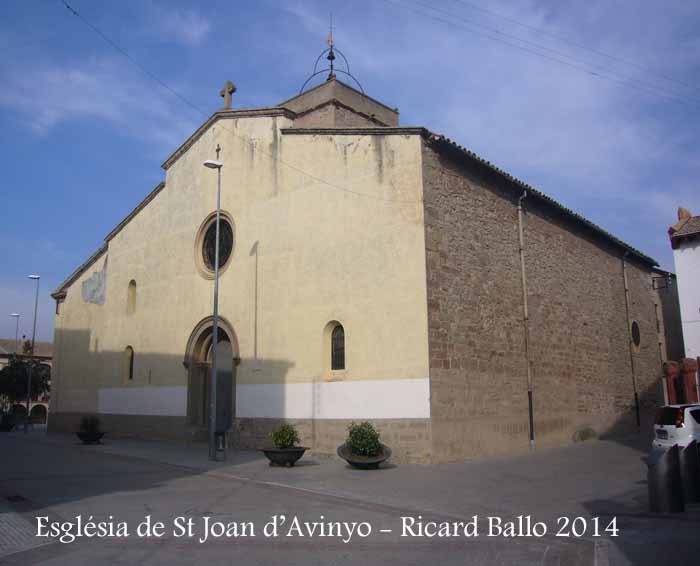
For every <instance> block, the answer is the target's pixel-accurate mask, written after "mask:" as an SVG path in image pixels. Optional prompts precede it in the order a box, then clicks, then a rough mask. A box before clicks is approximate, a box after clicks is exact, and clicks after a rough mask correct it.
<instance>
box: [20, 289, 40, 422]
mask: <svg viewBox="0 0 700 566" xmlns="http://www.w3.org/2000/svg"><path fill="white" fill-rule="evenodd" d="M28 277H29V279H34V281H36V296H35V298H34V325H33V327H32V349H31V350H30V351H29V371H28V372H27V414H26V415H25V418H24V432H25V434H26V433H27V432H28V431H29V405H30V403H31V401H32V369H33V368H34V341H35V339H36V312H37V310H38V309H39V280H40V279H41V277H39V276H38V275H29V276H28Z"/></svg>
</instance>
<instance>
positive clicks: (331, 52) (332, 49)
mask: <svg viewBox="0 0 700 566" xmlns="http://www.w3.org/2000/svg"><path fill="white" fill-rule="evenodd" d="M333 31H334V27H333V14H332V13H331V18H330V28H329V30H328V37H327V39H326V43H327V44H328V47H327V48H326V49H324V50H323V51H321V54H320V55H319V56H318V59H316V64H315V65H314V72H313V73H312V74H311V76H310V77H309V78H308V79H306V81H304V84H303V85H301V88H300V89H299V94H301V93H302V92H304V89H305V88H306V85H307V84H309V82H310V81H311V79H313V78H314V77H316V76H318V75H320V74H321V73H325V72H326V71H328V78H327V79H326V80H328V81H330V80H332V79H334V78H335V74H336V73H343V74H344V75H346V76H348V77H350V78H351V79H352V80H353V81H355V84H357V86H358V87H359V88H360V91H361V92H362V94H364V93H365V90H364V89H363V88H362V85H361V84H360V81H358V80H357V79H356V78H355V77H354V76H353V75H352V74H351V73H350V64H349V63H348V60H347V58H346V57H345V55H343V52H342V51H341V50H340V49H338V48H337V47H336V46H335V40H334V39H333ZM336 53H337V54H338V55H340V57H341V58H342V60H343V63H345V69H346V70H345V71H343V70H342V69H336V68H335V60H336ZM324 55H325V56H326V59H327V60H328V67H326V68H325V69H321V70H318V64H319V62H320V61H321V59H322V58H323V56H324Z"/></svg>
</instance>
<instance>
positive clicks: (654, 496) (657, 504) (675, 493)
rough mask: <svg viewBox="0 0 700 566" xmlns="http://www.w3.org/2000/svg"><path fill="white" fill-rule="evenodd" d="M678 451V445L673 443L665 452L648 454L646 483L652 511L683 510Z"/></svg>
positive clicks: (679, 511)
mask: <svg viewBox="0 0 700 566" xmlns="http://www.w3.org/2000/svg"><path fill="white" fill-rule="evenodd" d="M678 452H679V450H678V445H677V444H674V445H673V446H672V447H671V448H669V449H668V450H666V451H665V452H660V453H656V454H654V453H652V454H650V457H649V460H648V462H647V464H648V466H649V469H648V470H647V484H648V488H649V508H650V510H651V512H652V513H681V512H683V510H684V505H683V484H682V483H681V468H680V462H679V457H678Z"/></svg>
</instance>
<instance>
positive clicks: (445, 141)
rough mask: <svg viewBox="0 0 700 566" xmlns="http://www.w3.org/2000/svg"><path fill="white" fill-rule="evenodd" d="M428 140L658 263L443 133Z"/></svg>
mask: <svg viewBox="0 0 700 566" xmlns="http://www.w3.org/2000/svg"><path fill="white" fill-rule="evenodd" d="M428 140H429V141H431V142H434V143H437V144H439V145H442V146H443V147H447V148H450V149H451V150H453V151H456V152H458V153H460V154H462V155H463V156H465V157H468V158H470V159H472V160H474V161H477V162H478V163H480V164H481V165H484V166H486V167H487V168H489V169H490V170H491V171H493V172H495V173H497V174H499V175H501V176H502V177H505V178H506V179H507V180H508V181H510V182H511V183H513V184H514V185H515V186H517V187H519V188H521V189H523V190H527V191H528V193H530V194H532V195H533V196H535V198H537V199H539V200H540V201H542V202H544V203H546V204H548V205H549V206H551V207H552V208H554V209H556V210H558V211H559V212H561V213H563V214H564V215H565V216H567V217H569V218H571V219H572V220H574V221H576V222H578V223H580V224H583V225H584V226H586V227H587V228H588V229H590V230H592V231H593V232H595V233H596V234H598V235H599V236H602V237H603V238H605V239H606V240H608V241H610V242H612V243H613V244H614V245H616V246H619V247H621V248H622V249H624V250H626V251H628V252H630V253H631V254H633V255H634V256H636V257H637V258H638V259H640V260H641V261H643V262H644V263H647V264H649V265H650V266H652V267H654V266H657V265H659V264H658V262H657V261H656V260H655V259H654V258H652V257H649V256H648V255H646V254H644V253H642V252H641V251H639V250H638V249H636V248H634V247H632V246H630V245H629V244H627V243H626V242H624V241H622V240H620V239H619V238H617V237H616V236H613V235H612V234H611V233H610V232H608V231H607V230H604V229H603V228H601V227H600V226H598V225H597V224H595V223H594V222H591V221H590V220H588V219H587V218H585V217H583V216H581V215H580V214H578V213H576V212H574V211H573V210H571V209H570V208H567V207H566V206H564V205H563V204H561V203H560V202H558V201H556V200H554V199H553V198H552V197H550V196H547V195H546V194H544V193H543V192H541V191H539V190H538V189H535V188H534V187H533V186H531V185H528V184H527V183H525V182H524V181H521V180H520V179H518V178H517V177H514V176H513V175H511V174H510V173H508V172H506V171H504V170H503V169H500V168H499V167H497V166H496V165H494V164H493V163H491V162H490V161H486V160H485V159H483V158H482V157H479V156H478V155H477V154H476V153H474V152H473V151H470V150H468V149H466V148H464V147H463V146H461V145H459V144H457V143H456V142H454V141H452V140H451V139H450V138H448V137H446V136H443V135H441V134H436V133H433V132H429V136H428Z"/></svg>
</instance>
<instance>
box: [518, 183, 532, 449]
mask: <svg viewBox="0 0 700 566" xmlns="http://www.w3.org/2000/svg"><path fill="white" fill-rule="evenodd" d="M526 198H527V191H523V194H522V195H520V198H519V199H518V251H519V254H520V278H521V281H522V288H523V328H524V331H525V367H526V369H527V412H528V419H529V425H530V430H529V432H530V450H534V449H535V416H534V408H533V403H532V363H531V360H530V314H529V310H528V307H527V276H526V274H525V238H524V237H523V201H524V200H525V199H526Z"/></svg>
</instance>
